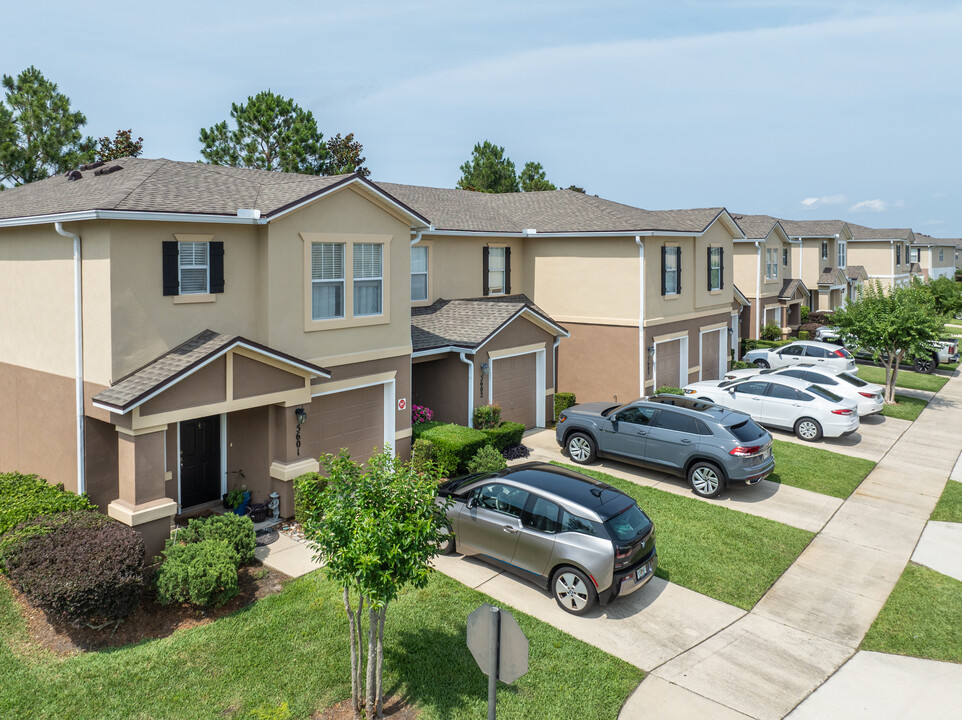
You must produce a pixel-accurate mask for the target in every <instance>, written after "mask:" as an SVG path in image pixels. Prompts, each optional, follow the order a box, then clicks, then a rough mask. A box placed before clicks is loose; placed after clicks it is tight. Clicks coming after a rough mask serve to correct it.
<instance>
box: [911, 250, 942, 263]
mask: <svg viewBox="0 0 962 720" xmlns="http://www.w3.org/2000/svg"><path fill="white" fill-rule="evenodd" d="M944 261H945V250H943V249H942V248H939V262H944ZM916 262H918V261H916Z"/></svg>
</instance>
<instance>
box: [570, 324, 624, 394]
mask: <svg viewBox="0 0 962 720" xmlns="http://www.w3.org/2000/svg"><path fill="white" fill-rule="evenodd" d="M565 328H566V329H567V330H568V332H570V333H571V337H569V338H566V339H564V340H562V341H561V345H559V346H558V387H557V390H558V391H559V392H573V393H575V395H576V396H577V399H578V402H593V401H607V400H611V401H615V402H629V401H631V400H634V399H635V398H637V397H638V328H637V327H623V326H617V325H581V324H574V323H566V324H565Z"/></svg>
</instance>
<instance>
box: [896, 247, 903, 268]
mask: <svg viewBox="0 0 962 720" xmlns="http://www.w3.org/2000/svg"><path fill="white" fill-rule="evenodd" d="M895 264H896V265H901V264H902V243H895Z"/></svg>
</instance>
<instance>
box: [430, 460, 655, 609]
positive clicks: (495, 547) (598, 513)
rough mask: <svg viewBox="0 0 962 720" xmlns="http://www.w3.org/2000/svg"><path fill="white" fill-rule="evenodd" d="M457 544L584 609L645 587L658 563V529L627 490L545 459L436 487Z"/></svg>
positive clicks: (447, 549) (449, 544)
mask: <svg viewBox="0 0 962 720" xmlns="http://www.w3.org/2000/svg"><path fill="white" fill-rule="evenodd" d="M438 495H439V501H441V502H444V499H445V498H450V499H451V501H452V502H451V503H450V504H449V505H448V507H447V509H446V514H447V519H448V523H449V524H450V525H449V533H448V536H447V540H446V542H445V543H444V544H443V545H442V547H441V548H440V549H441V552H443V553H451V552H454V551H455V549H457V550H458V551H459V552H461V553H462V554H464V555H478V556H481V557H483V558H484V559H485V560H488V561H490V562H492V563H494V564H495V565H497V566H498V567H502V568H504V569H506V570H509V571H511V572H513V573H517V574H518V575H521V576H522V577H524V578H526V579H528V580H533V581H534V582H536V583H538V584H539V585H541V586H542V587H546V588H548V589H549V591H550V592H551V593H552V594H553V595H554V598H555V601H556V602H557V603H558V605H560V606H561V608H562V609H563V610H565V611H566V612H569V613H572V614H573V615H584V614H585V613H587V612H589V611H590V610H591V609H592V608H593V607H594V606H595V604H596V603H599V602H600V603H601V604H606V603H609V602H611V601H612V600H614V599H615V598H617V597H621V596H622V595H629V594H631V593H633V592H635V591H637V590H639V589H640V588H641V587H643V586H644V585H646V584H647V583H648V582H649V581H650V580H651V578H652V576H653V575H654V573H655V568H656V567H657V566H658V553H657V551H656V550H655V527H654V524H653V523H652V522H651V519H649V517H648V516H647V515H646V514H645V513H644V512H643V511H642V510H641V508H639V507H638V504H637V503H636V502H635V501H634V499H632V498H631V497H630V496H629V495H627V494H625V493H623V492H621V491H620V490H617V489H615V488H613V487H611V486H610V485H607V484H605V483H603V482H599V481H597V480H593V479H592V478H589V477H585V476H584V475H581V474H580V473H576V472H572V471H570V470H565V469H564V468H559V467H555V466H554V465H548V464H545V463H534V462H532V463H525V464H523V465H516V466H514V467H512V468H508V469H506V470H502V471H501V472H499V473H478V474H474V475H466V476H463V477H459V478H454V479H452V480H448V481H447V482H444V483H442V484H441V486H440V487H439V488H438Z"/></svg>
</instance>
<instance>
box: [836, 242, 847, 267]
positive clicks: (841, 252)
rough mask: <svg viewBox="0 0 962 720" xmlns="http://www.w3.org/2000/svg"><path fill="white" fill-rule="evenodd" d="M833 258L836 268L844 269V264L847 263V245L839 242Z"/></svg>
mask: <svg viewBox="0 0 962 720" xmlns="http://www.w3.org/2000/svg"><path fill="white" fill-rule="evenodd" d="M835 256H836V257H835V259H836V261H837V262H838V267H840V268H843V267H846V263H847V262H848V245H847V244H846V243H845V242H843V241H841V240H839V241H838V249H837V250H836V253H835Z"/></svg>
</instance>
